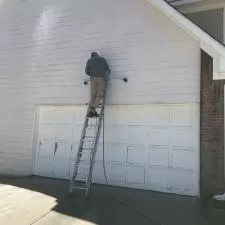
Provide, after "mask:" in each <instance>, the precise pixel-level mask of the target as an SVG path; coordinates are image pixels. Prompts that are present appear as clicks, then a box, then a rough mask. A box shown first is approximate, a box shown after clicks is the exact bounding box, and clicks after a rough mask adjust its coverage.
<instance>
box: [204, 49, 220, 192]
mask: <svg viewBox="0 0 225 225" xmlns="http://www.w3.org/2000/svg"><path fill="white" fill-rule="evenodd" d="M200 98H201V99H200V158H201V159H200V165H201V171H200V177H201V181H200V187H201V196H205V195H209V194H218V193H220V192H221V191H224V81H213V59H212V58H211V57H210V56H209V55H208V54H207V53H205V52H204V51H202V52H201V94H200Z"/></svg>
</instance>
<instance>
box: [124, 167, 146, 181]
mask: <svg viewBox="0 0 225 225" xmlns="http://www.w3.org/2000/svg"><path fill="white" fill-rule="evenodd" d="M126 183H128V184H129V183H130V184H140V185H144V183H145V168H144V167H141V166H127V170H126Z"/></svg>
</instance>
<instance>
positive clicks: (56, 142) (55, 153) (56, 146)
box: [54, 142, 58, 155]
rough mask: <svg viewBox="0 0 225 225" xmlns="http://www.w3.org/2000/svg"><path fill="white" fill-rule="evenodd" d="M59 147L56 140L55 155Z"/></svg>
mask: <svg viewBox="0 0 225 225" xmlns="http://www.w3.org/2000/svg"><path fill="white" fill-rule="evenodd" d="M57 148H58V143H57V142H55V148H54V155H55V154H56V152H57Z"/></svg>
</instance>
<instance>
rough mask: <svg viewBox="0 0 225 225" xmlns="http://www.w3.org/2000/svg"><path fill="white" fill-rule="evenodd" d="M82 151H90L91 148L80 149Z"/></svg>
mask: <svg viewBox="0 0 225 225" xmlns="http://www.w3.org/2000/svg"><path fill="white" fill-rule="evenodd" d="M81 149H82V150H84V151H89V150H90V151H91V150H92V149H93V148H81Z"/></svg>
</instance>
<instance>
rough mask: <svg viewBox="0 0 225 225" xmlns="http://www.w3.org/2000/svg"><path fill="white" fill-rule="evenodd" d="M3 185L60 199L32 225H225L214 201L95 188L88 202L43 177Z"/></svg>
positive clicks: (62, 183) (63, 184)
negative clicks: (213, 204)
mask: <svg viewBox="0 0 225 225" xmlns="http://www.w3.org/2000/svg"><path fill="white" fill-rule="evenodd" d="M0 184H6V185H10V186H14V187H18V188H23V189H26V190H32V191H34V192H38V193H43V194H45V195H47V196H52V197H54V198H55V199H56V201H57V202H56V203H57V204H56V205H55V206H54V208H52V209H51V210H50V211H49V212H47V213H45V214H43V215H42V216H41V217H38V218H37V219H36V220H35V221H34V222H33V223H30V224H35V225H42V224H43V225H51V224H52V225H58V224H63V225H64V224H65V225H67V224H68V225H70V224H71V225H72V224H73V225H75V224H81V223H79V221H77V223H75V222H74V223H71V221H72V220H70V221H69V220H68V223H66V219H65V218H64V217H63V216H64V215H66V216H68V218H76V219H81V220H83V221H89V222H91V223H93V224H97V225H139V224H140V225H224V224H225V211H220V210H216V209H214V208H213V206H212V204H211V202H210V201H207V200H205V201H202V202H201V203H200V201H199V200H198V199H197V198H192V197H185V196H179V195H172V194H163V193H156V192H151V191H142V190H135V189H127V188H117V187H110V186H104V185H93V190H92V197H91V199H90V200H85V199H84V192H82V191H74V194H73V196H68V181H61V180H55V179H45V178H39V177H26V178H0ZM3 187H4V186H3ZM0 193H1V185H0ZM28 207H32V206H28ZM60 220H61V221H64V222H62V223H61V222H60ZM0 224H1V223H0ZM1 225H2V224H1ZM3 225H5V224H3ZM7 225H10V224H7ZM13 225H14V224H13ZM24 225H26V224H24Z"/></svg>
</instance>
